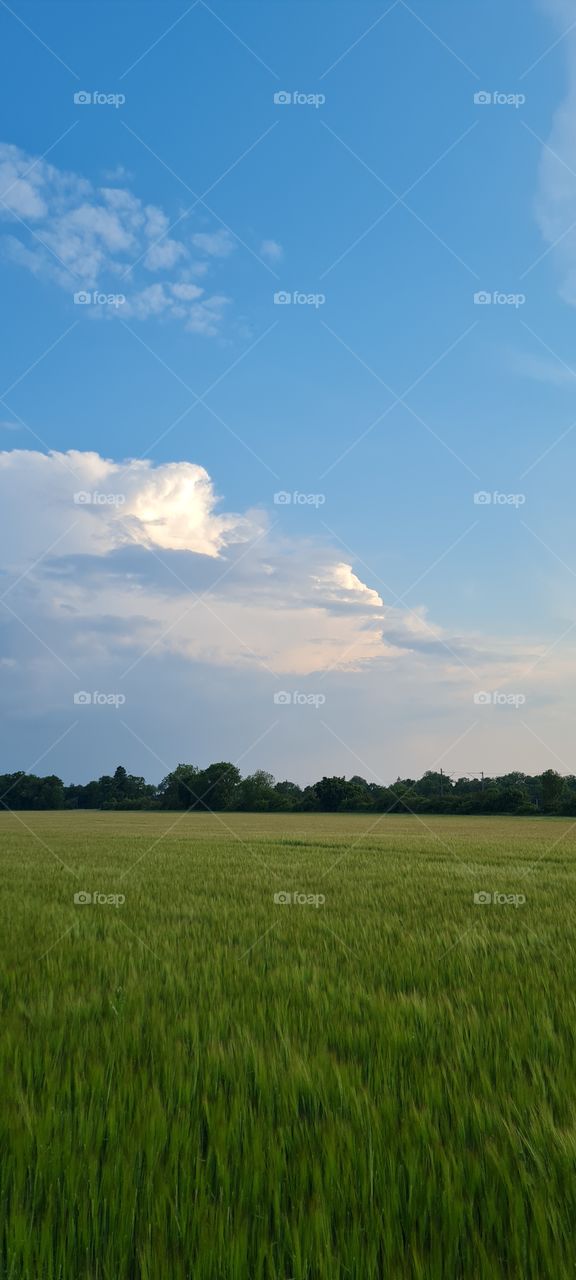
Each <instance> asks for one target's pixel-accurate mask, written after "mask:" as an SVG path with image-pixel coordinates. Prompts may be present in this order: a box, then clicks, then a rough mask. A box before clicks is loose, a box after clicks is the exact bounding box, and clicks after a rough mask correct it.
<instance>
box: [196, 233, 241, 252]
mask: <svg viewBox="0 0 576 1280" xmlns="http://www.w3.org/2000/svg"><path fill="white" fill-rule="evenodd" d="M192 244H193V245H195V246H196V248H197V249H201V250H202V251H203V253H207V254H208V255H209V256H210V257H212V258H228V257H229V256H230V254H231V253H233V251H234V249H235V248H236V241H235V240H234V238H233V236H231V235H230V233H229V232H228V231H226V230H225V229H224V228H222V229H221V230H220V231H210V232H208V231H197V232H196V234H195V235H193V236H192Z"/></svg>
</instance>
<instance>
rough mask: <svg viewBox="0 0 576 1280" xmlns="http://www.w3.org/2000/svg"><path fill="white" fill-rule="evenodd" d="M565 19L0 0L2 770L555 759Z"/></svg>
mask: <svg viewBox="0 0 576 1280" xmlns="http://www.w3.org/2000/svg"><path fill="white" fill-rule="evenodd" d="M569 8H570V7H569V5H568V4H567V3H566V4H564V3H563V2H562V0H558V2H557V3H552V2H550V3H542V4H539V5H537V4H528V5H527V4H526V3H525V2H524V3H522V4H521V3H515V2H514V0H512V2H510V3H508V4H507V5H506V7H505V10H504V11H503V10H502V6H501V5H499V4H496V3H492V2H491V0H489V2H488V3H483V4H482V6H480V5H475V6H473V5H467V6H462V5H457V4H455V3H445V2H444V0H438V2H437V3H436V4H435V5H434V7H433V12H431V10H430V6H429V5H425V4H424V3H423V2H422V0H414V3H410V5H408V4H406V3H403V0H397V3H395V4H393V3H390V4H388V5H387V4H386V3H383V4H372V3H370V4H358V3H355V4H330V5H328V4H322V3H318V4H303V3H301V4H284V3H272V4H266V5H265V4H263V3H253V4H245V3H242V2H241V0H237V2H236V3H234V4H222V3H218V4H217V5H214V6H209V5H207V4H205V3H204V2H203V0H199V3H197V4H195V5H191V6H188V7H187V6H186V5H183V4H174V5H172V4H169V5H166V4H163V5H160V4H153V3H151V4H130V3H126V4H121V5H112V4H98V5H95V4H84V3H82V4H74V5H73V4H68V3H64V4H52V3H42V4H19V3H17V0H14V3H13V4H12V5H11V6H10V7H9V6H8V5H1V6H0V28H1V39H2V45H3V47H4V48H5V49H6V50H7V51H8V58H7V59H6V62H5V66H4V71H3V76H2V79H1V83H0V97H1V99H2V118H3V121H4V129H3V134H2V143H3V146H2V153H1V156H0V200H1V203H0V211H1V213H0V270H1V272H2V285H3V287H2V294H1V298H2V301H1V304H0V305H1V306H2V309H3V312H4V317H3V319H4V333H5V340H4V343H3V346H2V351H1V353H0V366H1V370H0V377H1V382H2V388H4V389H5V390H4V394H3V399H2V404H1V406H0V420H1V425H0V449H2V450H3V451H4V452H3V453H2V455H1V458H0V488H1V489H2V505H3V510H4V519H3V522H2V524H3V528H2V546H3V548H4V551H3V554H2V557H1V559H2V578H1V579H0V583H1V585H2V591H0V595H2V604H3V609H2V612H1V613H0V626H1V628H2V629H1V631H0V645H1V648H0V663H1V664H2V666H0V675H2V677H3V680H2V684H3V689H4V691H3V694H2V699H3V722H4V724H5V727H6V733H5V735H4V741H3V743H2V760H1V761H0V767H2V768H13V767H20V768H25V769H27V768H32V767H33V765H34V764H35V762H36V760H37V759H38V757H40V756H43V760H42V765H41V768H40V765H38V768H39V769H40V771H55V772H59V773H61V774H62V775H63V776H64V777H65V778H66V779H67V780H71V779H72V778H75V779H78V780H82V779H83V778H86V777H88V776H91V775H92V774H94V773H95V772H103V771H105V770H108V769H110V768H112V767H114V765H115V764H116V763H118V761H120V760H121V761H123V762H124V763H126V765H127V766H128V767H129V768H130V769H132V770H133V771H135V772H143V773H145V774H146V776H148V777H152V778H158V777H160V776H162V774H163V773H165V772H167V769H168V767H173V766H174V764H176V763H177V762H178V760H193V761H195V762H198V763H205V762H207V760H209V759H210V758H230V759H241V768H242V770H243V771H248V770H249V769H251V768H255V767H258V766H260V765H266V766H268V767H270V768H271V769H272V771H273V772H274V773H275V774H276V775H277V776H291V777H293V778H295V779H296V780H299V781H307V780H310V779H312V778H314V777H316V776H317V775H318V774H320V773H322V772H338V773H346V774H353V773H357V772H360V773H364V774H365V775H366V776H370V777H383V778H384V779H385V780H389V779H390V778H391V777H394V776H395V775H396V774H397V773H401V774H402V775H403V776H408V775H413V774H415V773H418V772H421V771H423V770H424V769H425V768H428V767H435V765H436V763H437V762H438V761H439V760H440V759H441V760H442V761H443V763H444V767H446V768H449V769H451V770H452V769H453V770H455V771H456V772H457V773H458V772H459V771H461V770H462V771H463V770H466V769H471V768H476V767H478V768H484V769H485V770H486V771H487V772H503V771H505V770H506V769H513V768H525V769H527V770H530V771H536V770H539V769H543V768H546V767H550V766H552V767H557V768H559V769H560V770H561V771H563V772H568V771H572V770H574V769H575V768H576V762H575V761H574V757H573V753H571V740H572V732H571V712H572V703H573V698H574V680H573V673H574V663H573V658H572V653H573V641H574V635H575V634H576V617H575V615H574V606H573V598H574V592H573V583H574V575H575V573H576V568H575V566H574V557H573V523H574V519H573V501H572V490H573V465H574V451H575V448H576V431H574V430H572V425H573V421H576V412H575V410H574V406H573V401H574V395H573V386H574V377H575V376H576V375H575V374H574V372H573V370H572V365H573V363H574V343H573V335H574V312H573V307H574V304H575V302H576V283H575V281H576V276H575V275H574V272H575V270H576V233H575V231H574V229H573V227H572V224H573V223H576V174H575V172H574V168H575V161H574V155H575V147H574V144H575V143H576V128H575V126H574V123H573V121H574V118H575V117H574V108H576V88H575V85H576V25H575V26H574V28H573V29H572V28H571V22H572V21H573V19H572V17H571V14H570V12H569ZM78 94H80V95H82V96H86V97H88V99H89V100H88V101H75V100H74V97H75V95H78ZM278 94H281V95H284V96H288V97H289V98H290V100H289V101H280V102H278V101H275V95H278ZM479 94H480V95H481V99H482V98H485V97H486V96H487V97H488V98H489V100H488V101H483V100H481V101H475V95H479ZM96 95H99V97H100V99H104V98H105V99H109V100H106V101H104V100H95V98H96ZM296 95H298V98H297V100H294V99H295V97H296ZM304 99H309V100H304ZM279 291H282V292H284V293H287V294H288V295H290V297H291V298H292V301H291V302H290V304H289V305H288V304H280V303H278V302H275V300H274V295H275V293H278V292H279ZM78 293H80V294H81V295H82V294H84V295H88V296H89V297H90V299H91V301H90V302H89V303H88V304H86V303H80V302H75V301H74V295H75V294H78ZM479 293H487V294H488V295H489V296H490V298H491V301H490V303H489V304H488V303H484V304H483V303H480V302H475V297H474V295H475V294H479ZM96 298H97V299H99V300H98V301H96V300H95V299H96ZM296 298H297V299H298V300H296ZM304 299H307V300H306V301H305V300H304ZM79 492H80V493H82V494H84V495H88V501H87V502H78V500H77V495H78V493H79ZM278 493H283V494H288V495H289V496H290V497H291V498H292V500H291V501H290V502H280V503H279V502H277V501H276V502H275V500H274V495H275V494H278ZM295 493H297V494H299V495H300V500H295V499H294V494H295ZM478 493H483V494H488V495H489V496H491V497H492V501H490V502H480V503H479V502H475V501H474V495H475V494H478ZM495 493H497V494H498V495H500V497H499V500H497V501H495V500H494V494H495ZM75 494H76V501H75V500H74V495H75ZM103 495H104V496H103ZM302 495H306V496H308V497H309V500H308V501H303V500H302ZM504 498H506V499H507V500H506V501H505V500H504ZM2 593H3V594H2ZM200 597H201V598H200ZM572 627H574V628H575V630H572ZM84 690H85V691H89V692H91V693H92V694H93V693H94V692H95V691H99V692H102V691H104V692H105V693H106V694H108V693H110V694H111V695H114V694H116V693H119V692H120V693H122V696H123V697H124V698H125V701H124V702H122V703H121V704H120V705H116V704H102V703H96V704H95V703H94V700H93V701H92V703H91V704H89V705H86V706H79V705H78V703H74V694H75V693H77V692H78V691H84ZM278 691H281V692H289V693H290V694H291V695H292V701H291V702H290V703H289V704H288V705H279V704H278V703H274V693H278ZM302 691H304V692H305V693H306V694H307V695H310V697H311V698H312V699H313V700H312V701H311V702H309V703H306V704H304V703H302V702H299V701H295V700H294V696H293V695H294V693H295V692H302ZM496 691H505V692H506V693H510V694H511V695H514V696H515V697H516V695H520V698H521V699H523V701H520V702H519V701H518V698H516V702H512V703H506V704H504V703H502V702H498V701H497V700H495V699H494V697H493V695H494V693H495V692H496ZM478 692H488V693H490V694H491V695H492V701H491V702H490V703H488V704H486V705H485V704H478V703H477V702H475V701H474V697H475V696H476V695H477V694H478ZM318 694H321V695H322V697H323V698H324V699H325V700H324V701H323V702H322V701H320V702H319V701H318V698H317V695H318ZM314 699H316V701H314Z"/></svg>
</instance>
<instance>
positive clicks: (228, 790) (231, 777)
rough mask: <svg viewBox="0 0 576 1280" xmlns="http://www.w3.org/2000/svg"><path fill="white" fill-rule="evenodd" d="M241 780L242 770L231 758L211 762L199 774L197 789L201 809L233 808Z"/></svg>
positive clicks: (196, 781) (196, 783) (196, 782)
mask: <svg viewBox="0 0 576 1280" xmlns="http://www.w3.org/2000/svg"><path fill="white" fill-rule="evenodd" d="M240 782H241V773H240V770H239V769H238V768H237V767H236V765H235V764H230V762H229V760H219V761H217V763H216V764H209V765H208V768H207V769H202V771H201V772H200V773H199V774H198V775H197V777H196V780H195V784H194V786H195V791H196V796H197V800H198V807H199V808H201V809H233V808H234V806H235V801H236V800H237V798H238V793H239V787H240Z"/></svg>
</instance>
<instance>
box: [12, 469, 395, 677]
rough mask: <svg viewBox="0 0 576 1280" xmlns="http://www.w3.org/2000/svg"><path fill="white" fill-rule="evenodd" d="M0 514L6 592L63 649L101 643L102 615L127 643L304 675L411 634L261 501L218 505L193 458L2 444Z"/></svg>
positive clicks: (371, 654) (390, 646)
mask: <svg viewBox="0 0 576 1280" xmlns="http://www.w3.org/2000/svg"><path fill="white" fill-rule="evenodd" d="M0 511H1V516H0V543H1V545H2V548H3V552H2V560H3V567H4V575H5V578H6V580H7V582H8V590H9V593H10V596H11V599H12V602H14V601H15V600H16V599H17V600H18V602H19V604H18V607H19V608H24V610H25V611H26V617H27V620H28V622H29V625H30V626H32V627H33V629H34V631H36V630H37V628H38V627H39V626H41V627H42V628H45V627H48V629H49V631H50V636H51V639H50V646H51V647H52V648H54V647H55V648H56V649H57V651H58V652H62V651H63V650H65V651H66V652H69V653H70V655H71V656H72V655H73V653H74V651H75V650H77V648H78V644H79V643H81V647H82V649H83V650H86V649H88V648H89V647H90V643H93V644H94V645H95V646H96V648H98V647H99V645H100V636H101V631H102V625H103V619H106V630H107V633H108V643H109V644H110V646H111V647H112V648H114V647H117V648H118V650H119V651H120V652H122V653H125V651H126V649H127V648H131V649H133V650H134V652H135V653H136V654H137V653H138V649H139V648H140V650H144V649H146V648H147V647H148V646H149V645H150V644H152V645H153V646H154V648H155V651H157V652H158V653H162V652H164V651H166V650H168V651H170V652H174V653H179V654H180V655H183V656H185V657H186V658H188V659H194V660H195V661H201V662H206V663H209V664H211V665H214V664H215V665H222V666H236V667H237V666H241V667H243V666H254V665H258V664H263V665H267V666H269V667H270V668H272V669H274V670H275V671H276V670H277V671H279V672H294V673H299V674H309V673H310V672H314V671H316V672H318V671H322V670H325V669H332V668H335V669H339V670H348V671H353V670H360V669H361V668H362V667H363V665H364V664H365V663H366V662H372V661H375V660H378V659H389V658H391V657H394V656H400V655H401V654H402V652H407V651H409V650H410V649H412V647H413V644H414V642H417V640H418V634H417V632H418V627H416V628H415V627H414V622H413V620H412V619H411V616H410V615H406V614H404V615H403V614H402V611H400V610H398V611H396V612H395V613H394V616H392V615H387V614H386V611H385V610H384V608H383V602H382V599H381V597H380V595H379V593H378V592H377V591H375V590H374V589H373V588H372V587H370V586H368V585H367V584H366V583H364V582H363V581H362V579H361V578H360V577H358V576H357V574H356V573H355V572H354V570H353V567H352V566H351V565H350V564H348V563H346V562H343V561H342V560H341V558H340V557H339V556H338V555H337V554H336V553H335V552H334V551H333V550H332V549H330V548H326V547H325V546H322V545H320V544H318V545H315V544H314V543H310V542H309V541H306V542H305V543H304V542H299V541H298V540H294V539H292V540H291V541H286V540H282V539H278V537H276V538H274V537H273V536H272V534H271V533H270V531H269V523H268V517H267V516H266V514H265V513H264V512H262V511H252V512H245V513H242V514H237V513H230V512H223V511H222V510H221V509H220V502H219V500H218V497H217V495H216V493H215V489H214V485H213V482H212V480H211V478H210V476H209V475H208V473H207V472H206V471H205V469H204V468H203V467H200V466H198V465H196V464H193V463H191V462H172V463H164V464H161V465H157V466H154V465H153V464H152V463H151V462H149V461H143V460H141V459H132V460H128V461H126V462H116V461H112V460H110V459H107V458H103V457H101V456H100V455H99V454H98V453H94V452H93V453H83V452H79V451H77V450H70V451H68V452H67V453H56V452H54V453H50V454H43V453H39V452H33V451H27V450H20V449H15V450H11V451H7V452H4V453H0ZM199 594H200V595H201V596H202V601H203V607H198V608H197V607H196V604H197V603H198V600H197V597H198V595H199ZM8 598H10V597H7V599H8ZM192 606H194V607H193V608H192ZM183 615H185V616H183ZM179 620H180V621H179ZM387 627H389V628H390V629H393V631H394V639H393V641H392V640H389V639H388V638H387V636H386V628H387ZM43 634H44V630H43ZM7 656H11V655H10V654H8V655H7Z"/></svg>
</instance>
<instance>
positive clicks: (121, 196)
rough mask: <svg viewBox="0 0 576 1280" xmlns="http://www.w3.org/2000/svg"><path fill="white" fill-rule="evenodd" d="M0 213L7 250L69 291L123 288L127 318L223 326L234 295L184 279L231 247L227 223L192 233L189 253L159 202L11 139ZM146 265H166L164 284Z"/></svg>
mask: <svg viewBox="0 0 576 1280" xmlns="http://www.w3.org/2000/svg"><path fill="white" fill-rule="evenodd" d="M118 176H119V177H121V176H122V175H121V174H119V175H118ZM109 180H110V179H109ZM0 220H3V221H4V222H5V223H7V224H8V226H9V227H10V230H9V231H8V232H7V234H5V235H4V236H3V240H2V245H3V251H4V255H5V257H7V258H8V259H9V260H10V261H12V262H13V263H15V264H17V265H19V266H21V267H23V268H25V269H26V270H27V271H30V272H31V273H32V274H34V275H36V276H38V277H40V278H45V279H48V280H51V281H53V282H54V283H56V284H58V285H59V286H60V287H61V288H63V289H65V290H66V291H67V292H68V293H69V295H72V293H73V292H75V291H76V290H78V289H79V288H83V289H92V288H99V289H100V290H103V291H106V292H118V291H120V292H123V293H124V294H125V296H126V299H127V302H126V304H125V306H124V307H123V311H122V314H123V315H124V316H126V315H132V316H134V317H135V318H137V319H141V320H145V319H148V318H149V317H164V318H171V319H176V320H180V321H182V322H183V324H184V327H185V328H186V329H188V330H190V331H191V332H195V333H200V334H205V335H207V336H215V335H216V334H217V333H218V332H219V330H220V327H221V324H222V320H223V317H224V314H225V310H226V308H227V307H228V306H229V305H230V302H231V299H230V298H228V297H227V296H226V295H224V294H222V293H219V294H214V295H211V296H210V295H209V294H207V293H205V292H204V291H202V290H200V289H199V288H198V287H197V286H194V285H191V284H190V277H191V276H195V277H204V276H206V274H207V273H208V271H209V270H210V268H211V265H212V264H213V262H214V260H215V259H217V258H222V259H223V258H226V257H228V256H229V254H230V253H231V252H232V250H233V249H234V248H235V241H234V239H233V237H232V236H231V235H230V234H229V232H228V231H226V230H225V229H215V230H212V231H202V232H198V233H197V234H195V235H192V237H191V240H192V244H193V246H194V248H195V249H199V250H200V251H201V252H202V253H203V254H204V255H205V257H204V259H203V260H201V261H198V260H194V259H193V258H192V256H191V251H190V248H189V246H188V245H187V244H185V243H184V241H183V240H180V239H176V238H174V237H171V236H170V234H169V231H170V219H169V217H168V214H167V213H166V212H165V210H163V209H161V208H159V207H158V206H157V205H153V204H144V203H143V202H142V201H141V200H140V199H139V198H138V197H137V196H135V195H134V194H133V192H132V191H129V190H127V189H126V188H125V187H121V186H102V187H95V186H94V185H93V184H92V183H91V182H89V181H87V180H86V179H84V178H82V177H81V176H79V175H78V174H74V173H66V172H64V171H62V170H59V169H57V168H55V166H54V165H51V164H48V163H47V162H46V161H45V160H42V159H34V157H32V156H29V155H26V153H25V152H23V151H21V150H20V148H18V147H15V146H10V145H7V144H0ZM149 272H155V273H158V274H160V273H164V275H163V280H162V282H161V283H158V284H156V285H152V286H149V285H148V284H147V283H146V278H147V277H146V274H144V275H143V273H149ZM167 273H170V275H168V274H167ZM148 279H149V276H148ZM119 281H121V285H120V284H119Z"/></svg>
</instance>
